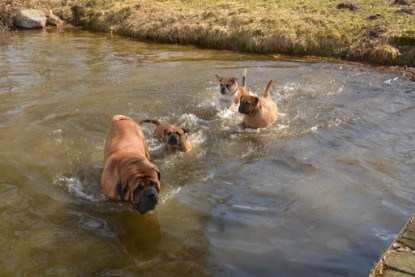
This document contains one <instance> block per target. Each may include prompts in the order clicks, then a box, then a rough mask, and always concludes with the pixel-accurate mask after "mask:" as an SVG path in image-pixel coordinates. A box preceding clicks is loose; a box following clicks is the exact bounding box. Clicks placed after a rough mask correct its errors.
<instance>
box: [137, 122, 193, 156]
mask: <svg viewBox="0 0 415 277" xmlns="http://www.w3.org/2000/svg"><path fill="white" fill-rule="evenodd" d="M144 122H147V123H153V124H154V125H156V129H154V132H153V135H154V137H155V138H157V139H159V140H160V141H162V142H163V143H165V144H166V148H165V149H166V152H167V153H173V152H175V151H181V152H188V151H190V150H192V144H191V142H190V141H189V140H188V139H187V133H189V129H187V128H182V127H176V126H174V125H171V124H168V123H165V122H160V121H158V120H154V119H145V120H142V121H141V122H140V123H144Z"/></svg>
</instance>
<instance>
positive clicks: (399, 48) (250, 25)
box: [0, 0, 415, 67]
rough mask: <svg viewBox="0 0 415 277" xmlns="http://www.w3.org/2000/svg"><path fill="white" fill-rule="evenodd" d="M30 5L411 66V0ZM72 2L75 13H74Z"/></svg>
mask: <svg viewBox="0 0 415 277" xmlns="http://www.w3.org/2000/svg"><path fill="white" fill-rule="evenodd" d="M6 1H9V2H15V1H17V0H6ZM28 5H29V6H37V7H39V6H40V7H42V8H47V9H50V10H52V11H53V13H54V14H56V15H58V16H59V17H60V18H62V19H63V20H66V21H69V22H77V20H79V24H80V25H82V26H83V27H84V28H85V29H88V30H91V31H102V32H112V33H114V34H120V35H125V36H130V37H134V38H137V39H140V40H154V41H159V42H168V43H177V44H192V45H197V46H200V47H206V48H216V49H228V50H235V51H246V52H254V53H263V54H288V55H313V56H319V57H326V58H334V59H342V60H350V61H364V62H370V63H376V64H381V65H399V66H408V67H414V66H415V0H386V1H378V0H351V1H341V0H338V1H327V0H326V1H323V0H308V1H305V0H295V1H293V0H278V1H277V0H268V1H253V0H247V1H242V0H237V1H232V2H229V1H224V0H213V1H212V0H201V1H195V0H124V1H115V0H86V1H85V0H84V1H80V0H59V1H57V0H42V1H34V0H29V1H28V2H27V3H26V6H28ZM75 5H76V6H77V8H76V10H77V13H78V14H79V16H80V17H79V18H77V19H75V21H74V18H73V15H74V13H73V11H74V8H73V7H74V6H75ZM71 7H72V10H71ZM0 12H1V11H0Z"/></svg>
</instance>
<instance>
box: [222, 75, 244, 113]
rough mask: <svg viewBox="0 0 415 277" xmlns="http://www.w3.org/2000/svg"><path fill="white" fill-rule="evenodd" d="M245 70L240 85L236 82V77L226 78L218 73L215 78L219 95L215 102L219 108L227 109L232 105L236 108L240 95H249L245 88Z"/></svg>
mask: <svg viewBox="0 0 415 277" xmlns="http://www.w3.org/2000/svg"><path fill="white" fill-rule="evenodd" d="M246 72H247V70H246V69H245V70H244V73H243V77H242V85H241V86H240V85H238V83H237V82H236V80H237V78H235V77H232V78H227V77H221V76H218V75H215V76H216V79H218V81H219V92H220V95H219V97H218V99H217V104H218V105H219V109H221V110H223V109H225V108H227V109H229V108H232V107H235V108H237V107H238V105H239V101H240V99H241V96H242V95H249V92H248V90H247V88H246Z"/></svg>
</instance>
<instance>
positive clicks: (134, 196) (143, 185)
mask: <svg viewBox="0 0 415 277" xmlns="http://www.w3.org/2000/svg"><path fill="white" fill-rule="evenodd" d="M117 192H118V194H119V196H120V198H121V200H122V201H129V202H130V203H131V204H132V206H133V208H134V209H135V210H137V211H138V212H139V213H140V214H144V213H146V212H149V211H152V210H154V209H155V208H156V205H157V204H158V201H159V196H158V194H159V192H160V171H159V170H158V168H157V167H156V166H155V165H154V164H152V163H151V162H150V161H148V160H145V159H141V160H135V161H132V162H129V163H128V164H127V165H126V166H125V168H124V169H123V172H122V177H121V180H120V181H119V182H118V184H117Z"/></svg>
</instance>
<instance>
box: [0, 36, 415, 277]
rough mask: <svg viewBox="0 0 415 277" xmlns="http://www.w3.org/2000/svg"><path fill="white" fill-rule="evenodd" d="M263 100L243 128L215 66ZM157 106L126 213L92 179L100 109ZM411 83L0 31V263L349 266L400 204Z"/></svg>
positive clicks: (17, 268) (139, 270)
mask: <svg viewBox="0 0 415 277" xmlns="http://www.w3.org/2000/svg"><path fill="white" fill-rule="evenodd" d="M245 68H247V69H248V75H247V83H248V88H249V89H250V90H251V91H252V92H254V93H257V94H258V95H261V96H262V94H263V92H264V88H265V85H266V82H267V81H268V80H269V79H273V81H274V83H273V86H272V88H271V95H272V98H273V99H274V100H275V101H276V102H277V104H278V107H279V110H280V115H279V117H278V119H277V122H276V123H275V124H274V125H273V126H272V127H270V128H268V129H262V130H258V131H252V130H243V129H242V128H241V127H240V123H241V121H242V116H241V115H240V114H238V113H237V112H217V111H216V110H215V107H214V103H215V99H216V97H217V96H218V94H219V93H218V85H217V81H216V78H215V74H218V75H223V76H235V77H239V78H241V77H242V72H243V70H244V69H245ZM114 114H125V115H128V116H130V117H132V118H134V119H136V120H142V119H145V118H151V119H153V118H154V119H161V120H164V121H168V122H170V123H173V124H176V125H183V126H186V127H188V128H189V129H190V130H191V134H190V139H191V140H192V141H193V144H194V149H193V150H192V151H191V152H189V153H179V154H174V155H166V154H165V153H164V152H163V148H162V145H161V144H160V143H159V142H158V141H156V140H155V139H153V138H152V137H151V133H152V131H153V128H154V127H153V126H152V125H151V124H146V125H143V126H142V128H143V131H144V133H145V135H146V137H147V140H148V142H149V146H150V153H151V156H152V160H153V162H154V163H155V164H157V166H158V167H159V168H160V170H161V175H162V182H161V183H162V191H161V203H160V204H159V206H158V207H157V208H156V210H155V212H154V213H151V214H145V215H139V214H138V213H136V212H133V211H132V210H131V208H130V207H129V206H128V205H126V204H120V203H117V202H110V201H108V200H107V199H106V198H105V196H104V194H103V192H102V190H101V187H100V175H101V171H102V159H103V148H104V143H105V137H106V133H107V131H108V128H109V126H110V120H111V117H112V115H114ZM414 122H415V84H414V83H411V82H408V81H406V80H404V79H402V78H400V77H399V76H397V75H394V74H389V73H382V72H376V71H372V70H370V69H362V68H360V67H356V66H352V65H344V64H330V63H325V62H315V61H301V60H296V61H294V60H292V61H290V60H276V59H271V58H267V57H263V56H254V55H248V54H238V53H232V52H227V51H210V50H200V49H195V48H192V47H181V46H175V45H158V44H147V43H141V42H137V41H133V40H128V39H125V38H120V37H112V36H109V35H102V34H91V33H87V32H81V31H76V32H72V31H36V32H21V33H18V34H17V35H16V36H15V37H13V38H11V39H10V40H9V41H8V42H4V43H3V44H2V45H1V46H0V134H1V135H0V199H1V200H0V245H1V249H0V275H1V276H238V277H239V276H367V275H368V272H369V270H370V269H371V268H372V267H373V265H374V264H375V262H376V261H377V260H378V258H379V256H380V255H381V253H382V251H384V250H385V249H386V248H387V247H388V246H389V245H390V243H391V242H392V241H393V239H394V238H395V236H396V235H397V234H398V232H399V231H400V229H401V228H402V226H403V224H404V223H405V222H406V220H407V219H408V217H409V216H410V215H411V214H412V213H413V212H414V210H415V188H414V177H415V173H414V169H415V130H414V127H415V123H414Z"/></svg>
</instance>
